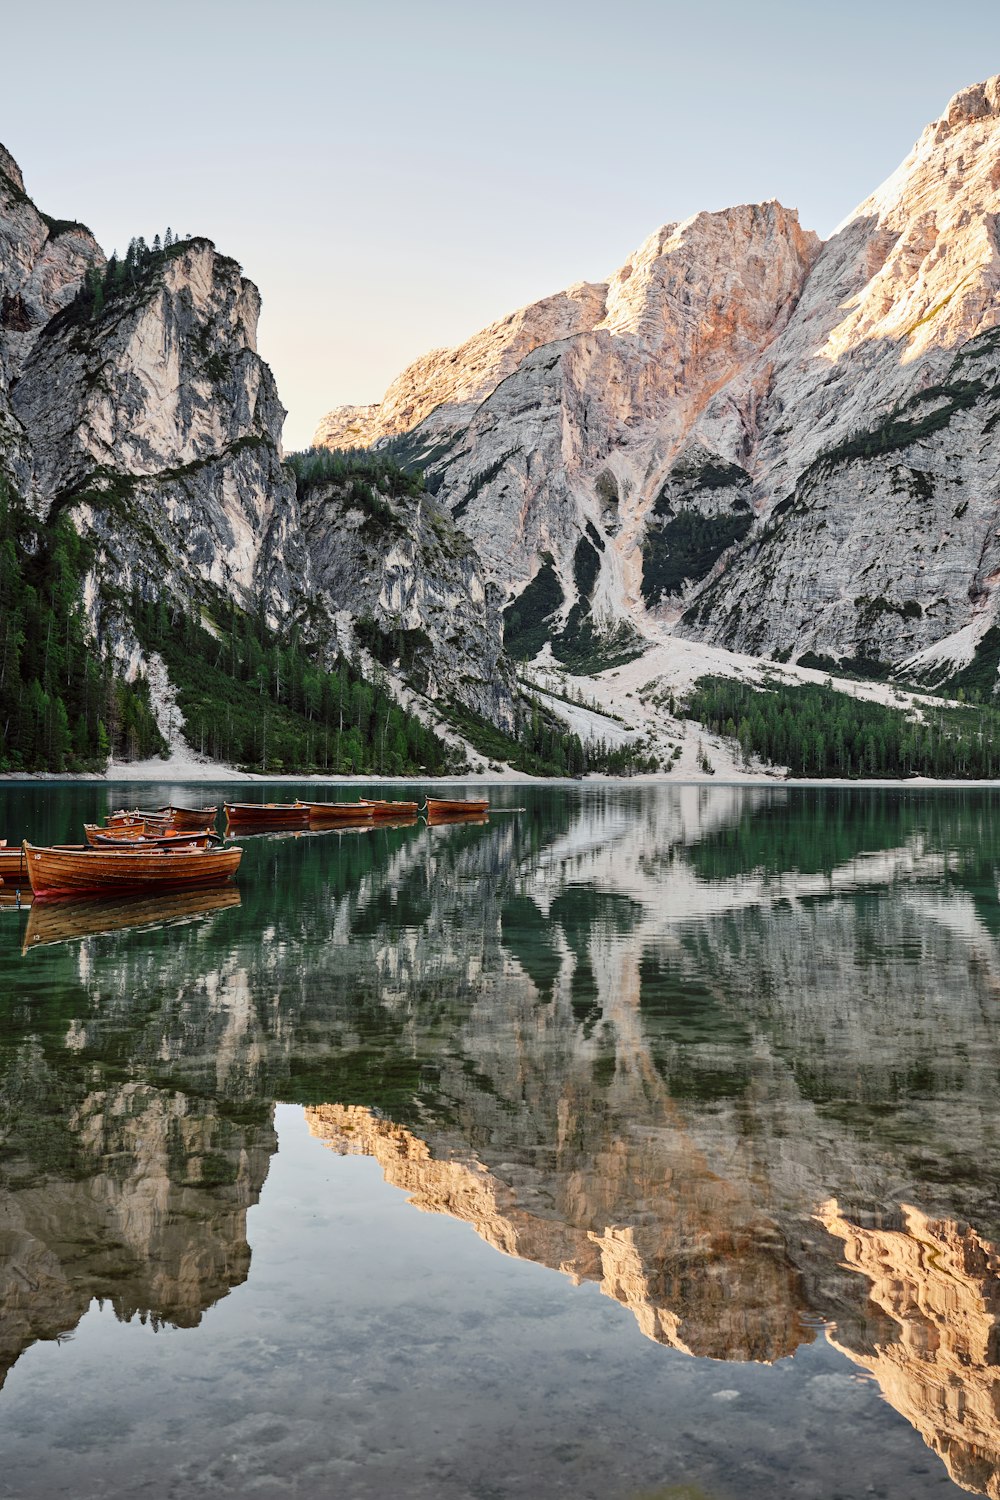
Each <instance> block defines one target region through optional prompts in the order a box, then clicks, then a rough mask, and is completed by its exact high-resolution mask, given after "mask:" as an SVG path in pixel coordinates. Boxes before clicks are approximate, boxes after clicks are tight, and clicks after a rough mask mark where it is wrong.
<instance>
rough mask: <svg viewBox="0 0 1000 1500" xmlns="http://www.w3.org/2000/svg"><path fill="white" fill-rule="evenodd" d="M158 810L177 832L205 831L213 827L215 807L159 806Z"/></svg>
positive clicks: (216, 814)
mask: <svg viewBox="0 0 1000 1500" xmlns="http://www.w3.org/2000/svg"><path fill="white" fill-rule="evenodd" d="M160 812H161V813H162V814H163V815H164V816H165V817H166V818H167V820H168V822H169V823H170V824H171V826H172V827H173V828H176V829H177V831H178V833H189V832H197V833H207V832H208V830H209V829H210V828H214V827H215V820H216V818H217V817H218V815H219V809H218V808H217V807H173V806H170V807H161V808H160Z"/></svg>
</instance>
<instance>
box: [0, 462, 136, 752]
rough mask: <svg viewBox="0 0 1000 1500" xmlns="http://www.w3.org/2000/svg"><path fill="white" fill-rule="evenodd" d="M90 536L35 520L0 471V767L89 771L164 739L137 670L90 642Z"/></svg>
mask: <svg viewBox="0 0 1000 1500" xmlns="http://www.w3.org/2000/svg"><path fill="white" fill-rule="evenodd" d="M89 559H90V552H89V548H88V544H87V543H86V542H85V541H83V540H82V539H81V538H80V537H79V536H78V535H77V533H76V531H75V530H74V529H73V527H72V525H71V524H70V522H69V521H68V520H60V521H58V522H56V523H55V524H54V525H53V526H52V527H44V526H42V525H40V524H39V523H38V522H37V521H36V520H35V518H34V517H32V516H31V515H30V513H29V512H28V511H27V509H26V508H25V507H24V506H23V505H22V504H21V503H20V502H19V501H18V500H17V499H16V498H15V497H14V496H13V495H12V494H11V493H10V491H9V489H8V487H7V485H6V483H5V482H4V480H3V479H2V477H0V771H86V770H94V769H101V768H103V766H104V764H105V762H106V761H107V758H108V756H109V755H114V756H115V758H116V759H135V758H138V757H140V756H146V755H155V754H156V753H157V752H158V751H160V750H161V749H163V748H165V747H164V744H163V740H162V738H161V736H160V732H159V730H158V729H157V726H156V721H155V719H154V717H153V715H152V712H151V710H150V706H149V687H148V685H147V683H146V682H145V680H144V679H142V678H140V679H139V680H138V681H136V682H135V683H133V684H131V685H129V684H127V683H124V682H122V681H120V680H119V679H117V678H116V677H115V675H114V671H113V668H112V664H111V662H110V661H109V660H107V659H106V658H105V657H102V655H101V654H100V653H99V652H98V651H97V650H96V649H95V647H94V646H93V644H91V643H88V640H87V635H86V622H85V619H84V615H83V610H82V608H81V605H80V581H81V579H82V577H83V575H84V573H85V572H86V569H87V566H88V563H89Z"/></svg>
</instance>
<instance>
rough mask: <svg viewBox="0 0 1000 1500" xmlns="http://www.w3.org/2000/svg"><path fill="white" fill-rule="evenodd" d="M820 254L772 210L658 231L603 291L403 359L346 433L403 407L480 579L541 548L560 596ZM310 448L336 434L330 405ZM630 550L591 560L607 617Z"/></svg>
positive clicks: (513, 580) (385, 428)
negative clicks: (588, 541)
mask: <svg viewBox="0 0 1000 1500" xmlns="http://www.w3.org/2000/svg"><path fill="white" fill-rule="evenodd" d="M817 249H818V241H817V240H816V237H815V236H814V235H809V234H806V233H805V232H803V231H802V230H801V229H800V227H799V224H798V221H797V218H796V216H795V215H794V214H793V213H789V212H787V211H786V210H785V209H783V208H782V207H781V206H780V204H777V203H765V204H757V205H743V206H741V207H739V208H734V209H728V210H726V211H724V212H722V213H717V214H698V215H696V216H695V217H694V218H693V219H690V220H687V221H686V222H685V223H682V224H669V225H666V226H664V227H663V228H662V229H660V230H658V231H656V233H654V234H653V235H651V236H650V237H649V239H648V240H647V241H646V242H645V243H644V244H643V245H642V246H641V247H640V248H639V250H638V251H637V252H636V253H635V255H634V256H632V257H631V259H630V260H629V261H628V262H627V264H626V265H624V266H623V267H622V268H621V269H620V270H619V271H617V272H616V273H615V275H614V276H613V277H612V278H611V279H610V281H609V282H608V283H606V284H600V285H594V286H591V285H584V286H581V287H577V288H573V289H572V290H571V291H570V292H568V293H566V294H565V296H564V297H562V298H560V297H551V298H548V299H547V300H546V301H544V302H541V303H538V304H536V305H535V306H533V307H530V308H526V309H524V310H523V311H522V312H520V313H518V314H515V315H514V316H513V317H512V318H510V319H507V320H506V322H505V323H503V324H496V325H493V327H492V328H490V329H487V330H486V331H485V332H484V333H483V334H481V335H479V336H478V338H476V339H473V340H470V341H469V343H467V344H466V345H464V346H462V347H461V348H460V349H457V350H452V351H443V352H438V353H436V354H434V355H430V356H428V357H427V360H425V361H423V362H420V363H418V365H416V366H412V367H411V368H410V370H408V371H407V372H405V374H404V375H403V376H401V377H400V379H399V381H397V382H396V383H395V385H394V386H393V387H391V388H390V391H389V392H388V393H387V396H386V400H385V402H383V403H382V404H381V405H380V406H379V407H378V408H376V409H373V410H372V411H371V412H370V413H369V414H368V416H367V417H366V419H365V422H364V423H363V424H361V425H360V426H359V427H358V428H357V430H356V431H355V432H354V433H353V440H355V441H367V442H372V441H375V440H378V439H383V438H390V437H393V438H397V439H398V435H399V433H400V431H401V423H402V421H403V420H405V419H406V418H407V414H409V416H410V417H411V418H412V419H413V420H412V422H411V426H413V427H415V428H416V430H415V431H412V432H411V433H410V434H409V436H408V438H407V448H406V450H405V451H407V452H409V453H412V454H413V455H414V457H415V458H416V459H417V460H419V461H420V462H421V463H423V464H425V465H426V466H428V467H429V469H430V472H431V474H432V475H433V476H435V481H436V482H439V484H440V489H439V495H440V498H441V499H442V500H444V501H445V503H446V504H448V505H450V506H451V507H452V509H453V510H454V511H455V513H456V515H457V516H460V517H461V520H462V525H463V526H464V527H465V528H466V529H467V530H468V531H469V533H470V535H471V536H472V537H473V539H474V540H475V542H476V545H477V546H478V547H479V549H480V551H481V552H482V555H483V557H484V559H485V560H486V562H487V564H488V566H489V567H490V569H491V571H492V572H493V574H494V576H496V577H497V578H498V579H499V580H500V581H501V582H502V584H503V585H504V586H505V587H506V588H507V589H515V590H516V589H517V588H518V587H519V586H520V585H521V584H522V583H523V582H524V581H525V580H526V579H527V578H528V577H529V576H530V575H531V574H532V573H533V571H534V568H535V565H536V564H535V559H536V557H537V556H538V555H539V554H540V553H541V552H544V551H550V552H552V553H553V554H554V555H555V557H556V559H557V562H558V565H559V571H560V574H561V576H562V579H563V582H564V586H565V592H566V595H567V599H568V600H572V599H574V598H575V593H576V590H575V587H574V581H573V557H574V552H575V548H576V545H577V543H578V541H579V539H580V537H581V535H582V534H583V532H584V530H585V528H586V523H587V522H588V521H590V523H591V525H592V526H593V527H595V528H596V530H597V532H598V533H599V534H601V535H603V536H619V537H632V536H633V534H634V530H635V518H636V514H637V513H639V514H641V513H642V511H643V509H644V504H643V502H644V489H643V486H644V485H645V484H646V476H647V471H649V472H651V473H652V472H657V471H662V470H664V469H665V468H666V466H667V463H668V460H669V457H670V455H671V454H672V453H674V452H676V450H677V448H678V445H679V444H680V443H681V442H682V441H683V438H684V435H685V433H686V432H687V430H688V429H689V428H690V426H691V424H692V422H693V421H694V419H695V417H696V416H697V415H698V413H699V412H700V411H701V410H702V408H703V407H704V405H705V403H706V401H707V400H708V398H709V397H710V395H711V394H712V393H713V392H714V391H715V390H716V389H717V388H718V387H719V386H720V385H723V384H724V383H725V382H726V381H727V380H729V379H730V378H732V376H733V375H734V374H735V373H736V371H738V370H739V369H740V368H742V366H743V365H744V364H745V363H746V362H747V361H748V359H750V358H752V357H753V356H755V355H756V354H757V353H758V352H759V351H760V349H761V348H762V347H764V346H766V344H767V343H769V342H770V340H771V339H772V338H773V337H774V334H775V332H776V330H777V329H778V328H780V327H781V326H782V325H783V323H784V321H785V320H786V319H787V317H788V315H789V313H790V311H791V309H792V307H793V306H794V304H795V301H796V298H797V297H798V295H799V293H800V291H801V287H802V284H803V281H804V279H805V276H806V273H807V271H808V269H809V266H810V264H811V262H812V260H813V258H814V257H815V254H816V251H817ZM420 382H422V384H421V386H420V388H419V389H415V387H416V386H417V384H418V383H420ZM345 420H346V419H345ZM351 420H353V419H351ZM317 441H323V442H327V443H329V444H331V445H335V444H336V443H337V442H340V441H343V424H339V422H338V419H337V414H336V413H334V414H332V415H331V418H329V419H327V420H326V422H325V423H324V424H322V425H321V427H320V429H319V431H318V432H317ZM624 455H628V459H627V462H624V463H623V456H624ZM626 552H627V548H626V547H625V544H624V542H623V541H622V540H619V542H618V543H617V545H616V547H615V548H614V549H613V550H612V551H610V552H607V553H606V555H605V560H604V567H603V569H602V571H603V573H604V575H605V577H606V586H605V589H604V590H603V591H602V592H603V593H605V594H606V598H605V599H604V608H605V612H606V613H610V614H612V615H613V614H614V613H616V612H620V608H619V606H620V600H621V595H622V589H623V588H624V590H625V592H626V594H627V593H628V592H629V591H630V590H631V589H632V588H633V587H634V580H632V579H631V578H629V577H627V576H625V575H626V573H627V569H625V566H624V561H623V559H624V558H625V556H626Z"/></svg>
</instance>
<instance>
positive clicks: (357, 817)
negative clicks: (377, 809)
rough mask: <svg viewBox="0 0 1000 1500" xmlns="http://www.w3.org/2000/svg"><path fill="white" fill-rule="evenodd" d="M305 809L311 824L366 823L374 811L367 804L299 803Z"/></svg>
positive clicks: (297, 804)
mask: <svg viewBox="0 0 1000 1500" xmlns="http://www.w3.org/2000/svg"><path fill="white" fill-rule="evenodd" d="M295 805H296V807H303V808H305V810H306V812H307V814H308V817H309V821H310V823H366V822H370V821H371V816H372V810H371V807H370V806H369V805H368V803H367V802H297V803H296V804H295Z"/></svg>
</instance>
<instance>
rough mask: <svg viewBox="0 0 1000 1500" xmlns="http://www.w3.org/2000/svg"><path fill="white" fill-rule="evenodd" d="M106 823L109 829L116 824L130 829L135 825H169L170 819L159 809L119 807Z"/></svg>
mask: <svg viewBox="0 0 1000 1500" xmlns="http://www.w3.org/2000/svg"><path fill="white" fill-rule="evenodd" d="M104 821H105V823H106V824H107V826H108V827H109V828H111V827H114V826H115V825H116V824H117V825H121V826H123V827H125V828H128V827H130V826H132V825H133V824H135V823H169V822H170V819H169V818H168V817H167V814H166V813H165V812H164V811H163V809H162V808H159V807H146V808H143V807H119V808H117V809H116V810H115V811H114V812H109V813H108V815H107V817H106V818H105V819H104Z"/></svg>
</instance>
